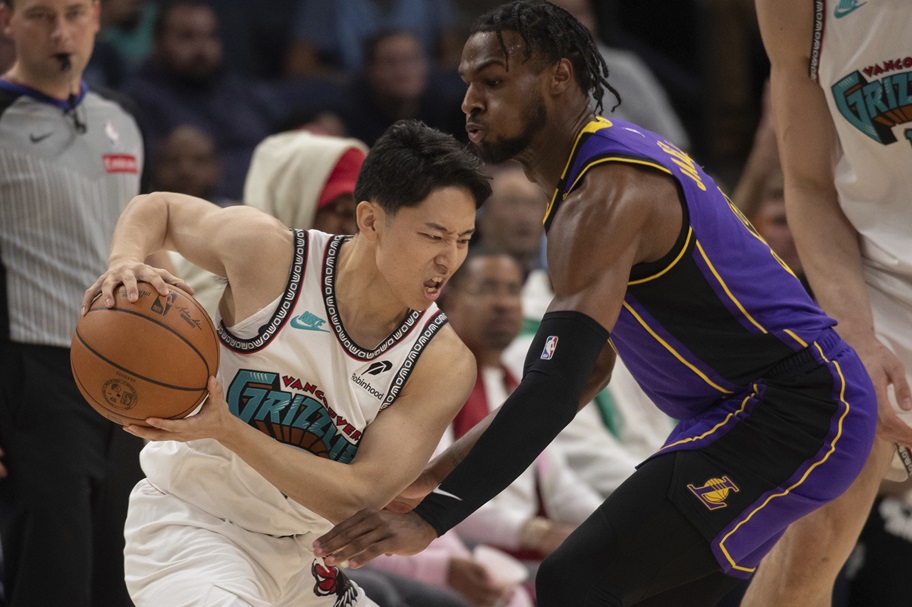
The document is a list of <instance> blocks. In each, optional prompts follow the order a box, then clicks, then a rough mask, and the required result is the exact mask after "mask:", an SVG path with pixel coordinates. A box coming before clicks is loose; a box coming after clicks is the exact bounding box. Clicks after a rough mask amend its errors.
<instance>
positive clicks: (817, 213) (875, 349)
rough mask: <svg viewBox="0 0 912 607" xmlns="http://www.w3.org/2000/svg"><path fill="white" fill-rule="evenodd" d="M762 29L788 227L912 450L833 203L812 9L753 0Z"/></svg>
mask: <svg viewBox="0 0 912 607" xmlns="http://www.w3.org/2000/svg"><path fill="white" fill-rule="evenodd" d="M757 15H758V18H759V23H760V32H761V35H762V37H763V42H764V45H765V46H766V50H767V54H768V55H769V57H770V62H771V72H770V92H771V102H772V110H773V120H774V125H775V129H776V138H777V141H778V147H779V153H780V156H781V159H782V170H783V173H784V175H785V203H786V211H787V213H788V221H789V226H790V228H791V230H792V233H793V234H794V237H795V244H796V246H797V248H798V253H799V254H800V255H801V261H802V265H803V266H804V270H805V272H806V274H807V277H808V280H809V281H810V284H811V287H812V288H813V289H814V295H815V297H816V298H817V300H818V302H819V303H820V305H821V307H822V308H823V309H824V310H825V311H826V312H827V314H829V315H830V316H832V317H833V318H835V319H836V320H837V321H838V323H839V325H838V328H837V330H838V331H839V333H840V335H842V337H843V338H845V340H846V341H847V342H848V343H849V344H850V345H851V346H852V347H853V348H855V350H856V351H857V352H858V354H859V356H860V357H861V359H862V361H863V362H864V364H865V367H866V368H867V370H868V373H869V374H870V375H871V379H872V380H873V382H874V387H875V389H876V390H877V397H878V398H877V400H878V415H879V422H880V423H879V427H878V432H879V433H880V435H881V436H882V437H883V438H886V439H888V440H891V441H894V442H898V443H902V444H906V445H912V428H910V427H909V426H907V425H906V424H905V423H903V422H902V420H900V418H899V417H898V416H897V415H896V413H895V412H894V410H893V407H892V406H891V404H890V402H889V400H888V398H889V397H888V390H887V387H888V386H889V385H892V386H893V388H894V391H895V395H896V399H897V402H898V403H899V405H900V406H901V407H902V408H903V409H906V410H912V391H910V388H909V385H908V383H907V381H906V377H905V371H904V369H903V365H902V363H901V362H900V361H899V359H898V358H896V356H895V355H894V354H893V353H892V352H890V351H889V350H888V349H887V348H886V347H885V346H884V345H883V344H882V343H881V342H880V341H879V340H878V339H877V337H876V335H875V333H874V320H873V316H872V314H871V304H870V300H869V299H868V295H867V291H866V288H865V284H864V278H863V274H862V263H861V251H860V248H859V244H858V234H857V232H856V231H855V229H854V227H853V226H852V224H851V223H850V222H849V220H848V219H847V218H846V216H845V214H844V213H843V212H842V209H841V208H840V206H839V201H838V197H837V193H836V186H835V174H834V167H835V162H836V160H837V158H838V154H839V142H838V136H837V133H836V127H835V125H834V123H833V119H832V117H831V115H830V112H829V107H828V105H827V102H826V97H825V95H824V92H823V89H821V88H820V86H819V85H818V84H817V83H816V82H814V81H813V80H812V79H811V77H810V75H809V71H808V70H809V65H810V60H811V57H810V52H811V44H810V40H811V33H812V31H813V11H812V9H811V7H810V6H809V5H807V4H806V3H801V2H791V1H790V0H757Z"/></svg>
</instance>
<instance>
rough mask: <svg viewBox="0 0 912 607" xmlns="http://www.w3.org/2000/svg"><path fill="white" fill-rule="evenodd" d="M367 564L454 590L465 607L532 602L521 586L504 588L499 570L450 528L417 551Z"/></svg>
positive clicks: (504, 606)
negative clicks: (409, 554) (499, 577)
mask: <svg viewBox="0 0 912 607" xmlns="http://www.w3.org/2000/svg"><path fill="white" fill-rule="evenodd" d="M515 562H516V564H517V565H518V566H520V567H522V566H523V565H522V564H520V563H519V562H518V561H515ZM367 567H368V568H369V569H374V570H376V571H382V572H385V573H387V574H394V575H399V576H405V577H409V578H412V579H416V580H421V581H423V582H425V583H427V584H431V585H433V586H435V587H438V588H447V589H450V590H452V591H453V592H454V593H458V596H459V597H460V599H461V602H462V604H464V605H466V606H467V607H468V606H472V607H486V606H489V605H494V606H496V607H532V605H533V603H532V599H531V598H530V597H529V595H528V593H527V592H526V591H525V589H523V588H522V587H510V586H507V587H506V588H504V587H503V586H502V585H501V584H498V583H497V579H496V578H497V576H498V574H499V573H500V572H499V571H497V570H494V571H492V570H491V569H490V568H489V567H490V566H489V565H486V564H485V563H483V562H481V561H480V560H479V559H478V558H477V557H476V556H475V555H474V554H473V552H472V551H471V550H469V548H468V546H466V544H465V542H463V541H462V539H461V538H460V537H459V535H458V534H457V533H456V531H455V530H453V529H451V530H450V531H447V532H446V533H444V534H443V535H441V536H440V537H438V538H436V539H435V540H434V541H432V542H431V543H430V545H429V546H428V547H427V548H425V549H424V550H422V551H421V552H420V553H418V554H415V555H412V556H402V555H398V554H392V555H387V556H384V557H380V558H377V559H374V560H373V561H371V562H370V563H369V564H368V565H367ZM369 569H368V570H369ZM364 570H365V569H361V570H359V571H364ZM358 583H359V584H360V583H361V582H360V581H359V582H358Z"/></svg>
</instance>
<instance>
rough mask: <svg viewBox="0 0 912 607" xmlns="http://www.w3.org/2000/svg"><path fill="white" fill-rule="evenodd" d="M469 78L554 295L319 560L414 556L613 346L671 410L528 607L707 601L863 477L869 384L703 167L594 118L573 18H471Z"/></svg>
mask: <svg viewBox="0 0 912 607" xmlns="http://www.w3.org/2000/svg"><path fill="white" fill-rule="evenodd" d="M460 73H461V75H462V78H463V79H464V80H465V82H466V83H467V85H468V89H467V91H466V95H465V99H464V101H463V111H464V112H465V113H466V116H467V124H466V127H467V130H468V133H469V138H470V140H471V141H472V143H473V144H474V145H475V146H476V147H477V149H478V151H479V153H480V155H481V156H482V157H483V158H485V159H486V160H488V161H490V162H493V163H497V162H503V161H506V160H508V159H515V160H518V161H519V162H520V163H521V164H522V165H523V167H524V169H525V172H526V175H527V176H528V177H529V178H530V179H532V180H533V181H535V182H536V183H538V184H539V186H540V187H541V188H542V189H544V190H545V191H546V192H548V193H549V194H550V196H551V202H550V205H549V206H548V209H547V211H546V214H545V218H544V224H545V228H546V230H547V231H548V264H549V269H550V273H551V279H552V281H553V285H554V291H555V298H554V300H553V301H552V303H551V305H550V307H549V311H548V313H547V314H545V316H544V318H543V320H542V323H541V327H540V329H539V331H538V334H537V335H536V337H535V339H534V340H533V342H532V345H531V347H530V349H529V354H528V356H527V359H526V360H527V362H526V368H525V375H524V377H523V380H522V382H521V385H520V386H519V388H517V390H516V391H515V392H514V393H513V395H512V396H511V397H510V399H509V400H508V401H507V402H506V403H505V404H504V405H503V407H502V408H501V410H500V412H499V413H497V414H496V417H495V416H491V418H489V419H488V420H486V421H487V423H485V422H483V423H482V424H481V425H480V426H479V427H478V430H477V431H476V432H473V433H470V434H468V435H466V437H467V438H466V439H465V440H463V441H462V442H458V443H457V444H456V445H454V447H453V449H451V450H450V451H448V452H447V453H445V454H443V455H442V456H441V457H440V458H438V459H436V460H435V461H434V462H432V464H431V465H430V466H429V467H428V468H427V469H426V471H425V473H424V474H423V475H422V478H420V479H419V481H418V482H417V483H416V484H415V485H413V491H412V492H411V493H410V495H411V496H413V497H415V496H417V495H418V494H419V493H422V492H423V493H424V494H427V497H425V498H424V499H423V501H421V503H420V504H418V505H417V507H415V508H414V510H413V511H412V512H409V513H407V514H405V515H402V514H394V513H392V512H388V511H376V510H370V509H366V510H364V511H362V512H361V513H359V514H358V515H355V516H354V517H352V518H350V519H349V520H348V521H345V522H343V523H340V524H339V525H337V526H336V528H335V529H334V530H333V531H332V532H330V533H329V534H327V535H325V536H323V537H322V538H320V539H319V540H318V541H317V544H316V546H315V548H316V553H317V554H319V555H322V556H324V557H326V559H327V562H329V563H340V562H345V561H346V560H347V561H349V563H351V564H352V565H354V566H359V565H361V564H363V563H364V562H366V561H368V560H370V559H371V558H373V557H374V556H376V555H378V554H382V553H384V552H396V553H413V552H416V551H419V550H421V549H423V548H424V546H426V545H427V544H428V543H429V542H430V541H431V540H432V539H433V538H434V537H435V536H436V535H439V534H441V533H443V532H444V531H446V530H447V529H449V528H451V527H452V526H453V525H455V524H456V523H458V522H459V521H460V520H462V518H464V517H465V516H467V515H468V514H469V513H471V512H472V511H473V510H474V509H476V508H478V507H479V506H480V505H481V504H482V503H484V502H485V501H486V500H487V499H489V498H490V497H492V496H493V495H495V494H497V493H498V492H499V491H500V490H501V489H502V488H503V487H504V486H506V485H507V484H508V483H509V482H510V481H511V480H512V479H513V478H515V476H516V475H518V474H519V473H520V472H521V471H522V470H524V469H525V468H526V467H527V466H528V465H529V464H530V463H531V462H532V460H533V459H534V458H535V456H536V455H537V454H538V453H539V452H540V451H541V450H542V449H543V448H544V447H545V446H546V445H547V444H548V443H549V442H550V441H551V440H552V439H553V438H554V436H556V435H557V433H558V432H559V431H560V430H561V428H563V427H564V426H565V425H566V424H567V423H568V422H569V421H570V420H571V419H572V418H573V416H574V415H575V413H576V411H577V408H578V407H579V406H581V405H582V404H584V403H586V402H588V401H589V400H590V399H591V398H592V397H593V396H594V394H595V390H597V389H599V388H600V387H601V386H602V385H603V384H604V382H605V381H606V380H607V378H608V377H609V374H610V367H611V365H612V363H613V360H614V356H615V352H617V354H618V355H620V356H621V357H622V358H623V359H624V362H625V364H626V365H627V367H628V368H629V369H630V371H631V373H632V374H633V375H634V377H635V378H636V379H637V380H638V382H639V383H640V385H641V386H642V387H643V389H644V390H645V391H646V392H647V394H649V395H650V397H651V398H652V400H653V401H654V402H655V404H656V405H657V406H658V407H659V408H660V409H661V410H662V411H664V412H665V413H667V414H668V415H670V416H672V417H674V418H677V419H679V420H681V421H680V423H679V425H678V426H677V427H676V428H675V430H674V431H673V432H672V434H671V436H669V438H668V440H667V442H666V444H665V445H664V447H663V448H662V449H660V450H659V451H658V452H657V453H656V454H655V455H654V456H652V457H651V458H649V459H648V460H647V461H646V462H644V463H643V464H641V466H640V467H639V469H638V471H637V472H636V473H634V474H633V475H632V476H631V478H630V479H629V480H628V481H627V482H625V483H624V484H623V485H622V486H621V487H620V488H619V489H618V490H617V491H615V492H614V493H613V494H612V495H611V496H610V497H609V498H608V499H607V501H606V502H605V503H604V504H603V505H602V506H601V507H600V509H599V510H598V511H597V512H596V513H594V514H593V516H592V517H590V519H589V520H587V521H586V522H584V523H583V524H582V525H581V526H580V527H579V528H578V530H577V531H576V532H575V533H573V534H572V535H571V536H570V537H569V538H568V539H567V541H566V542H565V543H564V544H563V545H562V546H561V547H560V548H559V549H558V550H557V551H556V552H555V553H554V554H552V555H551V556H550V557H549V558H548V559H546V560H545V561H544V563H543V564H542V567H541V569H540V570H539V573H538V577H537V581H536V583H537V592H538V601H539V605H540V606H541V607H556V606H565V605H587V606H594V605H649V606H656V605H675V606H676V607H682V606H689V605H692V606H695V607H696V606H700V607H705V606H707V605H713V604H715V603H716V602H717V601H718V600H719V598H721V597H722V596H723V595H724V594H725V593H726V592H727V591H728V590H729V589H731V588H732V587H733V586H734V585H736V584H737V583H738V581H739V580H742V579H744V578H747V577H750V576H751V575H752V574H753V572H754V570H755V568H756V566H757V564H758V562H759V561H760V559H761V558H762V556H763V555H764V554H766V552H768V551H769V550H770V548H771V547H772V546H773V545H774V544H775V542H776V541H777V539H778V538H779V537H780V535H781V534H782V532H783V531H784V529H785V528H786V527H787V526H788V525H789V523H791V522H792V521H794V520H796V519H798V518H800V517H802V516H804V515H805V514H807V513H808V512H810V511H812V510H814V509H815V508H817V507H819V506H821V505H822V504H824V503H826V502H828V501H831V500H833V499H835V498H836V497H838V496H839V495H840V494H841V493H842V492H843V491H844V490H845V489H846V487H848V486H849V485H850V484H851V482H852V481H853V479H854V478H855V477H856V476H857V475H858V473H859V471H860V470H861V467H862V465H863V462H864V459H865V458H866V457H867V454H868V452H869V451H870V449H871V444H872V442H873V438H874V426H875V421H876V419H875V418H876V402H875V396H874V389H873V387H872V385H871V381H870V379H869V378H868V376H867V374H866V372H865V369H864V367H863V365H862V364H861V362H860V360H859V359H858V357H857V356H856V354H855V352H854V351H853V350H852V349H851V348H849V347H848V346H847V345H846V344H845V342H844V341H843V340H842V339H841V338H840V337H839V335H837V333H836V332H835V331H834V330H833V325H834V324H835V323H834V321H833V320H832V319H831V318H829V317H828V316H826V314H824V313H823V312H822V311H821V310H820V309H819V308H818V307H817V306H816V305H815V304H814V302H813V301H812V300H811V299H810V298H809V297H808V295H807V294H806V292H805V290H804V288H803V287H802V285H801V283H800V281H799V280H798V279H797V278H796V277H795V276H794V274H793V273H792V272H791V270H789V268H788V267H787V266H786V265H785V264H784V263H782V262H781V260H779V259H778V258H777V256H776V255H775V254H774V253H773V252H772V250H771V249H770V247H769V246H768V245H767V244H766V243H765V242H764V241H763V240H762V239H761V238H760V237H759V236H758V235H757V233H756V232H755V231H754V230H753V228H752V227H751V226H750V225H749V223H748V222H746V221H745V220H744V218H743V217H742V216H741V215H740V213H738V211H737V210H736V209H735V208H734V206H733V205H732V204H731V202H730V201H729V200H728V199H727V198H726V197H725V195H724V194H723V193H722V192H721V191H720V190H719V189H718V187H717V186H716V184H715V183H714V182H713V181H712V179H711V178H710V177H709V176H708V175H707V174H706V173H705V172H704V171H703V169H702V168H701V167H700V166H699V165H697V164H696V163H695V162H694V161H693V160H691V159H690V158H689V157H688V156H687V155H686V154H684V153H683V152H681V151H680V149H678V148H677V147H675V146H674V144H672V143H671V142H668V141H666V140H664V139H662V138H661V137H659V136H657V135H656V134H654V133H651V132H649V131H646V130H645V129H642V128H640V127H638V126H637V125H635V124H632V123H629V122H624V121H621V120H611V119H610V118H609V119H605V118H601V117H598V115H597V112H598V110H599V109H600V108H599V107H598V102H597V100H599V99H601V98H602V92H603V89H604V87H607V88H608V89H609V90H613V89H611V86H610V85H609V84H608V81H607V75H608V69H607V66H605V64H604V63H603V62H602V61H601V60H600V58H599V55H598V53H597V52H596V50H595V47H594V45H593V42H592V39H591V37H590V36H589V35H588V33H586V31H585V30H584V29H583V28H582V27H581V26H580V25H579V23H578V22H577V21H576V20H575V19H573V18H572V17H571V16H570V15H569V14H568V13H566V12H565V11H564V10H562V9H560V8H558V7H556V6H554V5H553V4H550V3H548V2H545V1H543V0H520V1H517V2H512V3H510V4H507V5H504V6H501V7H500V8H497V9H495V10H494V11H492V12H490V13H488V14H487V15H484V16H482V17H481V18H480V19H479V20H478V21H477V22H476V23H475V25H474V26H473V28H472V33H471V35H470V37H469V39H468V41H467V43H466V45H465V48H464V51H463V56H462V62H461V64H460ZM593 101H596V108H595V111H594V110H593ZM633 101H634V102H635V101H636V100H633ZM606 342H607V343H606ZM482 432H483V433H482ZM402 501H406V500H402ZM402 505H404V504H401V503H400V504H397V506H402Z"/></svg>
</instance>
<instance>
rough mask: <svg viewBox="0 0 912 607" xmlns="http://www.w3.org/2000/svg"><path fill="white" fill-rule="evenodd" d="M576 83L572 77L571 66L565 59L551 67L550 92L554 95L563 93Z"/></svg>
mask: <svg viewBox="0 0 912 607" xmlns="http://www.w3.org/2000/svg"><path fill="white" fill-rule="evenodd" d="M575 83H576V79H575V78H574V77H573V64H572V63H570V60H569V59H567V58H565V57H564V58H561V59H560V60H559V61H558V62H557V63H555V64H554V65H553V66H552V67H551V92H552V93H553V94H555V95H560V94H562V93H564V92H565V91H566V90H567V88H568V87H569V86H571V85H573V84H575Z"/></svg>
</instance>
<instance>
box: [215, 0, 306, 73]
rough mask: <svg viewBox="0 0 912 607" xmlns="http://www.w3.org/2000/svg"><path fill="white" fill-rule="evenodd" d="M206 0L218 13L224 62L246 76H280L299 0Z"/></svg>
mask: <svg viewBox="0 0 912 607" xmlns="http://www.w3.org/2000/svg"><path fill="white" fill-rule="evenodd" d="M209 1H210V5H211V6H212V9H213V10H214V11H215V14H216V15H217V16H218V20H219V29H220V31H221V33H222V41H223V46H224V49H223V52H224V56H225V65H230V66H231V69H232V70H233V71H235V72H236V73H238V74H240V75H243V76H246V77H248V78H255V79H257V80H264V81H270V82H275V81H278V80H280V79H281V78H283V77H284V76H285V57H286V56H287V54H288V48H289V45H290V44H291V35H292V29H293V26H294V17H295V12H296V10H297V6H298V2H299V1H300V0H257V1H256V2H226V1H224V0H222V1H218V0H215V1H213V0H209Z"/></svg>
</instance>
